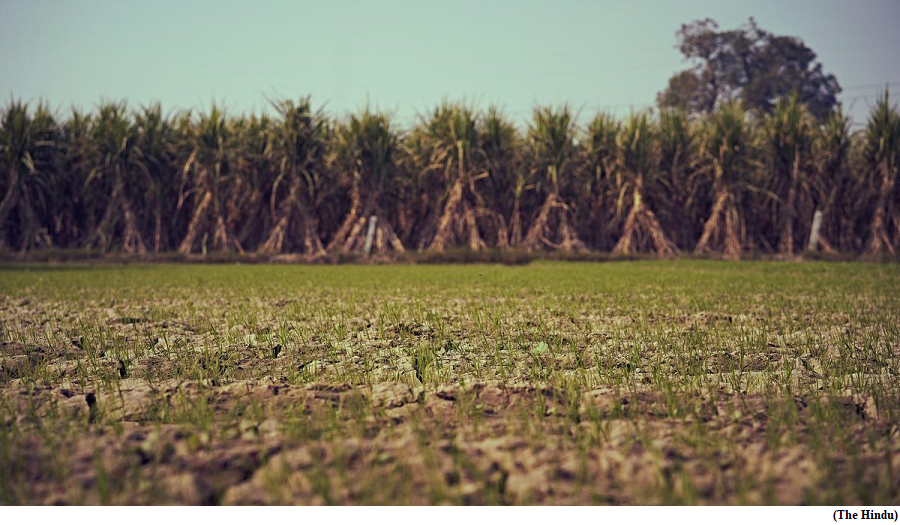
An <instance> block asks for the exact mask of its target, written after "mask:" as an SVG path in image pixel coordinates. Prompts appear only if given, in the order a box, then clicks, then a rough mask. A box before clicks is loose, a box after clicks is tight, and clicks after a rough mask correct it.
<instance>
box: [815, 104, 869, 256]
mask: <svg viewBox="0 0 900 525" xmlns="http://www.w3.org/2000/svg"><path fill="white" fill-rule="evenodd" d="M850 146H851V136H850V116H849V115H847V114H846V113H844V111H843V110H842V108H838V109H837V110H835V111H833V112H831V113H830V114H829V115H828V116H827V117H826V118H825V120H824V121H823V122H822V123H821V124H820V125H819V126H818V128H817V130H816V138H815V143H814V155H813V157H814V159H815V171H816V178H815V186H816V193H817V195H818V199H817V200H818V202H819V203H820V205H819V208H817V211H821V212H822V215H823V220H822V223H823V226H822V229H821V233H820V234H819V236H818V239H817V240H816V242H815V243H811V244H812V246H811V247H812V248H813V249H817V248H822V249H823V250H824V251H826V252H828V253H836V252H837V251H838V250H841V251H850V250H852V249H854V248H853V239H854V232H853V229H854V225H853V220H852V216H853V212H854V207H855V206H857V203H855V202H854V199H853V197H854V196H855V195H856V194H857V191H858V185H857V184H856V183H855V180H854V177H853V174H852V173H851V172H850V166H849V162H848V160H849V155H850Z"/></svg>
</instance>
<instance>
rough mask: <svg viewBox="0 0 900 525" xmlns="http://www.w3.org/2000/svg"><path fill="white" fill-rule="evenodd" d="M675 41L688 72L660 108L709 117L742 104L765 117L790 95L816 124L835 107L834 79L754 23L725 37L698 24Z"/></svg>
mask: <svg viewBox="0 0 900 525" xmlns="http://www.w3.org/2000/svg"><path fill="white" fill-rule="evenodd" d="M677 35H678V40H679V44H678V46H677V48H678V49H679V50H680V51H681V53H682V54H683V55H684V56H685V58H686V59H687V60H688V61H690V62H691V63H692V66H691V67H690V68H689V69H686V70H684V71H681V72H678V73H676V74H675V75H674V76H672V78H671V79H669V85H668V87H667V88H666V89H665V90H664V91H662V92H661V93H659V95H658V102H659V105H660V106H663V107H677V108H682V109H685V110H688V111H690V112H695V113H708V112H710V111H712V110H714V109H715V108H717V107H718V106H719V105H721V104H722V103H724V102H727V101H729V100H734V99H740V100H741V101H743V103H744V107H745V108H746V109H748V110H751V111H758V112H763V113H768V112H769V111H771V110H772V109H773V108H774V107H775V104H776V102H777V100H778V99H781V98H787V97H789V96H790V95H791V94H792V93H793V92H797V93H798V95H799V99H800V102H801V103H803V104H805V105H806V106H807V108H808V110H809V111H810V113H812V115H814V116H815V117H816V118H817V119H822V118H825V117H826V116H827V115H828V113H829V112H830V111H832V110H833V109H834V108H835V106H837V95H838V93H840V92H841V87H840V85H839V84H838V81H837V79H836V78H835V77H834V75H831V74H828V73H825V72H824V71H823V70H822V64H821V63H820V62H817V61H816V54H815V52H813V50H812V49H810V48H809V47H807V46H806V44H804V43H803V41H802V40H800V39H799V38H797V37H791V36H780V35H775V34H772V33H770V32H768V31H766V30H764V29H761V28H760V27H759V26H757V25H756V21H755V20H754V19H753V18H750V20H749V22H748V23H747V24H746V25H744V26H742V27H739V28H737V29H733V30H729V31H720V30H719V25H718V24H717V23H716V22H715V21H714V20H711V19H709V18H707V19H705V20H697V21H695V22H692V23H690V24H685V25H682V26H681V29H680V30H679V31H678V33H677Z"/></svg>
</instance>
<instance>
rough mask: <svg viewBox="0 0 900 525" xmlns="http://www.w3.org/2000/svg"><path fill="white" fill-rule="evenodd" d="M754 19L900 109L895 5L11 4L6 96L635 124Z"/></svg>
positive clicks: (1, 46) (58, 102)
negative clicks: (697, 54) (558, 110)
mask: <svg viewBox="0 0 900 525" xmlns="http://www.w3.org/2000/svg"><path fill="white" fill-rule="evenodd" d="M750 16H753V17H755V18H756V20H757V22H758V24H759V25H760V26H761V27H762V28H764V29H766V30H769V31H771V32H773V33H775V34H784V35H792V36H798V37H800V38H801V39H803V40H804V42H805V43H806V44H807V45H808V46H809V47H810V48H812V49H813V50H814V51H815V52H816V53H818V55H819V60H820V61H821V62H822V63H823V65H824V68H825V71H827V72H830V73H833V74H834V75H836V76H837V79H838V81H839V82H840V84H841V86H842V87H843V88H844V90H845V91H844V93H843V94H842V95H841V100H842V102H844V104H845V106H846V107H848V108H850V109H851V114H852V116H853V117H854V120H856V121H857V122H864V121H865V118H866V113H867V110H868V107H869V106H870V105H871V104H872V103H873V102H874V100H875V95H876V94H877V93H878V92H879V91H880V90H883V89H884V86H885V85H886V83H890V89H891V91H892V93H896V94H897V97H900V58H898V56H897V52H898V50H900V31H898V30H897V23H898V21H900V1H898V0H884V1H875V0H857V1H855V2H851V1H836V0H813V1H805V0H804V1H799V0H798V1H789V0H778V1H769V0H756V1H753V2H747V1H742V2H738V1H723V0H718V1H705V0H704V1H701V0H679V1H663V0H657V1H655V2H650V1H641V0H633V1H619V2H614V1H599V0H595V1H584V0H558V1H547V2H544V1H534V0H520V1H500V0H496V1H489V0H481V1H471V0H454V1H451V2H447V1H427V0H419V1H396V0H380V1H369V2H362V1H346V0H332V1H318V2H305V1H299V0H297V1H289V0H260V1H258V2H248V1H246V0H241V1H232V0H215V1H206V0H154V1H140V0H81V1H70V0H50V1H48V0H16V1H11V0H0V96H3V97H4V98H6V99H7V100H8V99H9V97H11V96H12V97H16V98H22V99H25V100H31V101H36V100H38V99H41V98H43V99H46V100H48V101H49V102H50V103H51V105H52V107H54V108H57V109H58V110H59V111H61V112H65V111H67V110H68V108H69V107H71V106H75V107H79V108H81V109H91V108H93V107H95V106H96V104H97V103H98V102H100V101H101V99H104V100H121V99H127V100H128V102H129V103H130V104H132V105H135V106H137V105H139V104H145V103H149V102H153V101H159V102H161V103H162V104H163V106H164V107H165V108H168V109H189V108H207V107H209V105H210V103H211V102H212V101H213V100H215V101H217V102H218V103H221V104H224V105H225V106H226V107H227V108H228V110H229V111H231V112H235V113H241V112H246V111H259V110H265V109H266V108H267V107H268V102H267V98H266V97H267V96H268V97H276V98H281V97H292V98H293V97H297V96H300V95H306V94H309V95H311V96H312V98H313V104H314V105H316V106H324V108H325V109H326V111H328V112H329V113H331V114H333V115H337V116H340V115H343V114H345V113H346V112H348V111H353V110H357V109H359V108H361V107H363V106H365V105H366V104H367V103H369V104H371V105H372V106H375V107H378V108H380V109H382V110H387V111H391V112H393V113H394V115H395V116H396V118H397V119H398V120H399V121H400V122H401V123H403V124H409V123H411V122H413V121H414V120H415V119H416V118H417V115H421V114H423V113H425V112H427V111H428V110H429V109H430V108H432V107H434V105H435V104H437V103H439V102H440V101H441V100H442V99H444V98H449V99H453V100H465V101H468V102H471V103H474V104H477V105H480V106H487V105H488V104H498V105H500V106H501V107H502V108H504V110H505V111H506V113H507V114H508V115H509V116H510V117H512V118H513V119H515V120H516V121H517V122H519V123H523V122H525V121H526V120H527V119H528V117H529V116H530V113H531V110H532V108H533V107H534V106H535V105H536V104H556V103H560V102H568V103H570V104H571V105H572V106H573V107H574V108H576V109H577V110H579V111H580V114H581V115H582V117H585V116H588V117H589V116H590V115H593V114H594V113H595V112H596V111H598V110H608V111H613V112H615V113H616V114H619V115H623V114H626V113H627V112H628V111H630V110H632V109H640V108H643V107H645V106H651V105H653V104H654V102H655V99H656V95H657V93H658V92H659V91H660V90H662V89H664V88H665V86H666V82H667V80H668V79H669V77H670V76H672V74H673V73H675V72H676V71H678V70H681V69H684V68H685V67H687V63H686V62H685V61H684V60H683V58H682V57H681V55H680V53H679V52H678V51H677V49H675V45H676V43H677V42H676V36H675V33H676V31H677V30H678V29H679V27H680V26H681V24H683V23H687V22H690V21H692V20H695V19H699V18H706V17H710V18H713V19H714V20H716V21H717V22H719V24H720V27H722V28H734V27H737V26H739V25H741V24H743V23H745V22H746V21H747V18H748V17H750Z"/></svg>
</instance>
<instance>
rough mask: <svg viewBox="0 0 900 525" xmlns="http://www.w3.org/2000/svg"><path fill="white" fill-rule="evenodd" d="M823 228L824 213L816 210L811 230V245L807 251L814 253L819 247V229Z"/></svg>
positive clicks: (807, 246)
mask: <svg viewBox="0 0 900 525" xmlns="http://www.w3.org/2000/svg"><path fill="white" fill-rule="evenodd" d="M821 227H822V212H821V211H819V210H816V213H814V214H813V222H812V228H810V229H809V244H808V245H806V249H807V250H809V251H811V252H814V251H816V248H818V247H819V228H821Z"/></svg>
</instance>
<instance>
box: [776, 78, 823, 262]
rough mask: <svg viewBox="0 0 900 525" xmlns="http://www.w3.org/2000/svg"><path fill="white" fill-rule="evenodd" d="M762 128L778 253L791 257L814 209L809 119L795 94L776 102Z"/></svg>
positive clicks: (804, 107)
mask: <svg viewBox="0 0 900 525" xmlns="http://www.w3.org/2000/svg"><path fill="white" fill-rule="evenodd" d="M765 128H766V138H767V140H768V152H769V158H770V162H771V178H770V189H769V191H770V192H771V193H772V194H773V195H776V196H777V197H778V198H777V199H773V202H774V203H776V205H777V206H776V207H777V213H776V216H777V221H778V225H777V232H776V234H777V238H778V253H780V254H782V255H786V256H792V255H793V254H794V248H795V245H796V241H797V240H798V239H797V238H798V237H800V238H802V235H803V233H804V230H805V226H806V225H808V224H809V221H810V220H811V219H812V216H813V212H814V210H815V204H814V202H813V199H812V196H813V187H812V185H811V183H810V182H811V178H810V177H809V173H810V168H811V163H812V155H811V152H812V144H813V133H812V121H811V117H810V116H809V114H808V113H807V111H806V106H805V105H804V104H802V103H800V99H799V96H798V95H797V93H794V94H793V95H792V96H791V97H790V98H784V99H780V100H779V101H778V103H777V104H776V105H775V109H774V111H773V113H772V114H771V115H770V116H769V117H768V119H767V121H766V125H765Z"/></svg>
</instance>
